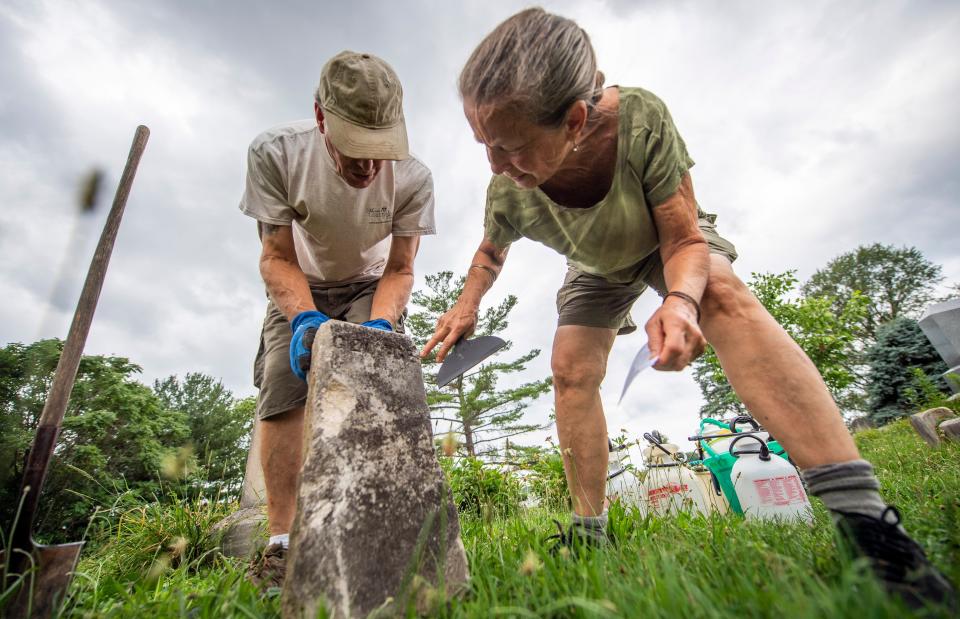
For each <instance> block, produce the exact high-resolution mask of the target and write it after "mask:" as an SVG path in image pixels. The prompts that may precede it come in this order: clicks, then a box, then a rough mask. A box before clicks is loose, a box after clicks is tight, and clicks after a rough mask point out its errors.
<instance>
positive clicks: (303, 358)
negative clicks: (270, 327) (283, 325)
mask: <svg viewBox="0 0 960 619" xmlns="http://www.w3.org/2000/svg"><path fill="white" fill-rule="evenodd" d="M328 320H330V318H329V317H328V316H327V315H326V314H324V313H323V312H318V311H316V310H308V311H306V312H300V313H299V314H297V315H296V316H295V317H294V319H293V321H291V322H290V329H292V330H293V338H292V339H291V340H290V369H291V370H293V373H294V374H296V375H297V378H299V379H300V380H303V381H306V380H307V372H308V371H309V370H310V354H311V351H312V350H313V339H314V338H315V337H316V336H317V329H318V328H319V327H320V325H322V324H323V323H325V322H327V321H328Z"/></svg>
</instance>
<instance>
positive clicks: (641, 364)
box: [618, 344, 657, 404]
mask: <svg viewBox="0 0 960 619" xmlns="http://www.w3.org/2000/svg"><path fill="white" fill-rule="evenodd" d="M656 362H657V357H651V356H650V346H649V345H648V344H644V345H643V348H641V349H640V350H639V351H638V352H637V356H636V357H634V358H633V363H631V364H630V369H629V370H628V371H627V379H626V380H625V381H623V391H621V392H620V400H619V401H618V404H619V403H620V402H623V396H625V395H626V394H627V389H628V388H629V387H630V383H632V382H633V379H634V378H636V377H637V374H639V373H640V372H642V371H644V370H645V369H647V368H648V367H650V366H652V365H653V364H655V363H656Z"/></svg>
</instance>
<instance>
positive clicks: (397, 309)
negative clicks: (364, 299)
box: [370, 236, 420, 325]
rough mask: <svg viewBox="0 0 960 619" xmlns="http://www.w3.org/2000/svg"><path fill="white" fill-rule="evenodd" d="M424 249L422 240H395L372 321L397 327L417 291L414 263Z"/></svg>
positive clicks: (384, 271) (408, 238)
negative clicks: (411, 296)
mask: <svg viewBox="0 0 960 619" xmlns="http://www.w3.org/2000/svg"><path fill="white" fill-rule="evenodd" d="M418 249H420V237H419V236H394V237H393V239H392V240H391V243H390V255H389V257H388V258H387V265H386V266H385V267H384V269H383V275H382V276H381V277H380V283H379V284H377V291H376V292H375V293H374V295H373V306H372V307H371V309H370V320H375V319H377V318H383V319H385V320H387V321H388V322H389V323H390V324H391V325H396V324H397V321H398V320H399V319H400V316H401V315H402V314H403V310H404V308H405V307H406V306H407V302H408V301H409V300H410V292H411V291H412V290H413V260H414V258H416V257H417V250H418Z"/></svg>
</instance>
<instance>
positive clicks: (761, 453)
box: [729, 434, 813, 523]
mask: <svg viewBox="0 0 960 619" xmlns="http://www.w3.org/2000/svg"><path fill="white" fill-rule="evenodd" d="M729 449H730V455H732V456H734V457H735V458H736V462H735V463H734V465H733V469H732V470H731V471H730V479H731V481H732V482H733V488H734V490H735V491H736V494H737V499H739V501H740V506H741V508H742V509H743V514H744V516H745V517H746V518H747V519H748V520H752V519H753V520H783V521H805V522H808V523H809V522H813V511H812V508H811V506H810V501H809V499H807V493H806V491H805V490H804V489H803V482H802V481H801V480H800V474H799V473H798V472H797V469H796V468H794V466H793V465H792V464H790V463H789V462H787V461H786V460H784V459H783V458H779V457H776V456H773V455H771V453H770V449H769V448H768V447H767V444H766V443H765V442H764V441H763V440H762V439H761V438H759V437H757V436H754V435H751V434H744V435H743V436H738V437H736V438H734V439H733V440H732V441H731V442H730V447H729Z"/></svg>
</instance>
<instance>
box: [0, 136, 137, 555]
mask: <svg viewBox="0 0 960 619" xmlns="http://www.w3.org/2000/svg"><path fill="white" fill-rule="evenodd" d="M149 136H150V130H149V129H147V128H146V127H144V126H143V125H140V126H139V127H137V131H136V133H135V134H134V136H133V144H132V145H131V146H130V154H129V155H128V156H127V164H126V166H124V168H123V175H122V176H121V177H120V184H119V185H118V186H117V193H116V195H115V196H114V198H113V206H112V207H111V208H110V213H109V214H108V215H107V221H106V222H105V223H104V225H103V233H102V234H101V235H100V241H99V242H98V243H97V249H96V251H95V252H94V254H93V260H91V262H90V270H89V271H87V278H86V280H85V281H84V283H83V291H82V292H81V293H80V300H79V301H78V302H77V309H76V311H75V312H74V314H73V322H72V323H71V324H70V331H69V332H68V333H67V339H66V341H65V342H64V345H63V352H62V353H60V360H59V361H58V362H57V369H56V372H55V373H54V375H53V384H52V385H51V387H50V392H49V393H48V394H47V401H46V403H45V404H44V406H43V413H41V415H40V422H39V424H38V427H37V436H36V439H35V440H34V442H33V446H32V447H31V448H30V455H29V456H28V458H27V466H26V469H25V471H24V476H23V483H22V485H21V487H20V496H21V498H22V500H23V507H22V509H21V512H20V518H19V520H18V521H17V526H16V529H15V531H14V535H13V546H14V548H19V549H21V550H29V549H30V531H31V530H32V528H33V521H34V519H35V516H36V513H37V503H38V502H39V498H40V488H41V487H42V486H43V481H44V478H45V477H46V474H47V466H48V465H49V463H50V458H51V457H52V456H53V450H54V447H55V446H56V443H57V435H58V434H59V433H60V424H61V423H62V422H63V416H64V414H65V413H66V411H67V404H68V402H69V401H70V392H71V391H73V384H74V382H75V381H76V379H77V369H78V368H79V367H80V357H81V355H82V354H83V347H84V345H85V344H86V342H87V334H88V333H89V332H90V323H91V322H92V321H93V313H94V310H96V307H97V301H98V300H99V299H100V291H101V290H102V288H103V280H104V277H105V276H106V273H107V266H108V265H109V264H110V254H111V253H112V252H113V244H114V241H116V238H117V230H118V229H119V228H120V218H121V217H122V216H123V210H124V207H126V205H127V198H128V197H129V196H130V188H131V186H132V185H133V177H134V176H135V175H136V173H137V166H138V165H139V163H140V157H141V155H143V150H144V148H145V147H146V145H147V138H148V137H149Z"/></svg>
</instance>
